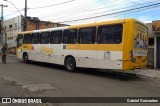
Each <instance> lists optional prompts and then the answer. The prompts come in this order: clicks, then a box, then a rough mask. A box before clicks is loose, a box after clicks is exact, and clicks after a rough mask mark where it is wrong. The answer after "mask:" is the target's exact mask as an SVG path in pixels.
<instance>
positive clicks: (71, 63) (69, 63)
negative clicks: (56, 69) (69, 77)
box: [64, 57, 76, 72]
mask: <svg viewBox="0 0 160 106" xmlns="http://www.w3.org/2000/svg"><path fill="white" fill-rule="evenodd" d="M64 65H65V68H66V70H67V71H69V72H74V71H75V69H76V61H75V59H74V58H73V57H68V58H67V59H66V60H65V64H64Z"/></svg>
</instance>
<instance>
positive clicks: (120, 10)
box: [0, 0, 160, 25]
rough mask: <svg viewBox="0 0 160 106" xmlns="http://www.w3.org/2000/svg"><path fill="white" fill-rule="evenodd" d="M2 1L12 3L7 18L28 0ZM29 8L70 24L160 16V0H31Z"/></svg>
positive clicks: (21, 10)
mask: <svg viewBox="0 0 160 106" xmlns="http://www.w3.org/2000/svg"><path fill="white" fill-rule="evenodd" d="M0 4H4V5H8V7H4V12H3V13H4V20H7V19H10V18H13V17H15V16H18V15H21V14H22V15H24V7H25V0H9V2H6V1H3V0H0ZM16 8H17V9H18V10H19V12H18V10H17V9H16ZM27 8H28V9H27V10H28V11H27V16H30V17H38V18H39V19H40V20H43V21H51V22H58V23H62V24H69V25H73V24H79V23H89V22H97V21H102V20H114V19H120V18H136V19H138V20H140V21H142V22H145V23H148V22H152V21H153V20H160V12H159V11H160V0H27Z"/></svg>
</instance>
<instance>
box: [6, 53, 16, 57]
mask: <svg viewBox="0 0 160 106" xmlns="http://www.w3.org/2000/svg"><path fill="white" fill-rule="evenodd" d="M7 55H8V56H9V57H16V55H15V54H7Z"/></svg>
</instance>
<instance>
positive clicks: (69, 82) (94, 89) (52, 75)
mask: <svg viewBox="0 0 160 106" xmlns="http://www.w3.org/2000/svg"><path fill="white" fill-rule="evenodd" d="M0 85H1V86H0V96H1V97H159V96H160V82H159V80H154V79H146V78H140V77H136V76H131V75H122V74H116V73H109V72H100V71H95V70H94V69H78V72H74V73H71V72H67V71H65V69H64V67H63V66H59V65H54V64H47V63H39V62H31V63H30V64H25V63H23V62H22V60H18V59H16V58H15V57H7V64H3V63H2V62H1V63H0Z"/></svg>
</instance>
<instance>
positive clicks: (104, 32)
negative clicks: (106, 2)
mask: <svg viewBox="0 0 160 106" xmlns="http://www.w3.org/2000/svg"><path fill="white" fill-rule="evenodd" d="M122 32H123V26H122V24H117V25H106V26H100V27H99V28H98V43H99V44H119V43H121V42H122Z"/></svg>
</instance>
